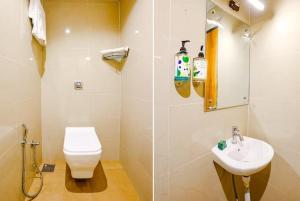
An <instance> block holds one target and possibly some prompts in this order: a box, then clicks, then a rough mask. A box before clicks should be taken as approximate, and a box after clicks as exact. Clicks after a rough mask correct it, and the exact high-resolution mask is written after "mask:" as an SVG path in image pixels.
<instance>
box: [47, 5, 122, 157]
mask: <svg viewBox="0 0 300 201" xmlns="http://www.w3.org/2000/svg"><path fill="white" fill-rule="evenodd" d="M44 3H45V10H46V18H47V35H48V45H47V54H46V57H47V58H46V67H45V74H44V76H43V79H42V122H43V125H42V129H43V157H44V158H43V159H44V160H45V161H47V162H54V161H56V160H64V155H63V142H64V129H65V127H67V126H93V127H96V131H97V134H98V136H99V139H100V141H101V144H102V150H103V153H102V156H101V159H110V160H118V159H119V147H120V142H119V141H120V109H121V73H120V72H119V70H118V66H117V65H116V64H115V63H110V62H105V61H104V60H102V56H101V55H100V51H101V50H102V49H110V48H116V47H119V46H120V31H119V2H118V1H104V0H99V1H96V0H95V1H81V0H45V1H44ZM66 29H69V30H70V33H69V34H66V33H65V30H66ZM75 80H80V81H82V82H83V90H74V86H73V85H74V81H75Z"/></svg>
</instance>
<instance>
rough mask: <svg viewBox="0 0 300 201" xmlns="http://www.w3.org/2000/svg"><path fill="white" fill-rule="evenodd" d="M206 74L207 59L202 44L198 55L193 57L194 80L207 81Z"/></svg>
mask: <svg viewBox="0 0 300 201" xmlns="http://www.w3.org/2000/svg"><path fill="white" fill-rule="evenodd" d="M206 75H207V61H206V59H205V56H204V52H203V45H202V46H201V48H200V52H199V54H198V57H196V58H194V59H193V81H205V80H206Z"/></svg>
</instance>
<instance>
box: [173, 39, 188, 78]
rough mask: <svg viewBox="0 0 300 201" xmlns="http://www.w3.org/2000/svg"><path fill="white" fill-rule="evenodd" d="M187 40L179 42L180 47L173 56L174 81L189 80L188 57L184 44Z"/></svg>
mask: <svg viewBox="0 0 300 201" xmlns="http://www.w3.org/2000/svg"><path fill="white" fill-rule="evenodd" d="M188 42H191V41H189V40H184V41H181V43H182V46H181V48H180V50H179V52H178V53H177V54H176V55H175V81H188V80H189V79H190V57H189V55H188V52H187V49H186V47H185V44H186V43H188Z"/></svg>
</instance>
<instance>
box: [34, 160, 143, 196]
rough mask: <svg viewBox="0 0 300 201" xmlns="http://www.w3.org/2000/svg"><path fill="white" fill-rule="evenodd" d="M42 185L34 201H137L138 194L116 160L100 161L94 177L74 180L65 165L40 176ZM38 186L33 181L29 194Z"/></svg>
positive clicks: (61, 164) (60, 163)
mask: <svg viewBox="0 0 300 201" xmlns="http://www.w3.org/2000/svg"><path fill="white" fill-rule="evenodd" d="M43 176H44V186H43V189H42V191H41V193H40V194H39V195H38V197H36V198H35V199H34V201H139V198H138V195H137V193H136V191H135V189H134V187H133V185H132V183H131V181H130V180H129V178H128V176H127V174H126V172H125V170H124V169H123V167H122V165H121V164H120V162H119V161H102V162H101V163H99V165H98V166H97V168H96V170H95V172H94V178H93V179H92V180H86V181H75V180H74V179H72V178H71V176H70V170H69V168H68V166H66V164H65V163H64V162H57V163H56V167H55V171H54V172H53V173H43ZM38 185H39V180H38V179H37V180H35V181H34V182H33V184H32V186H31V189H30V191H31V192H33V191H34V190H35V189H36V187H37V186H38Z"/></svg>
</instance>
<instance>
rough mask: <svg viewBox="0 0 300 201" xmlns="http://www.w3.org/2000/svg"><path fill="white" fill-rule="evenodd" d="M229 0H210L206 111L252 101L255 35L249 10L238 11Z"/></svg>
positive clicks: (207, 28) (207, 24) (207, 32)
mask: <svg viewBox="0 0 300 201" xmlns="http://www.w3.org/2000/svg"><path fill="white" fill-rule="evenodd" d="M224 2H225V3H224ZM228 2H229V1H224V0H212V1H211V0H207V23H206V48H205V49H206V59H207V79H206V82H205V111H206V112H209V111H214V110H218V109H224V108H230V107H234V106H241V105H246V104H248V98H249V74H250V73H249V66H250V36H251V35H250V28H249V25H248V24H249V23H248V16H247V14H248V12H247V10H248V9H247V8H243V9H242V8H241V9H240V10H239V11H234V10H232V9H231V8H230V7H229V5H228ZM240 6H242V5H240Z"/></svg>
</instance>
